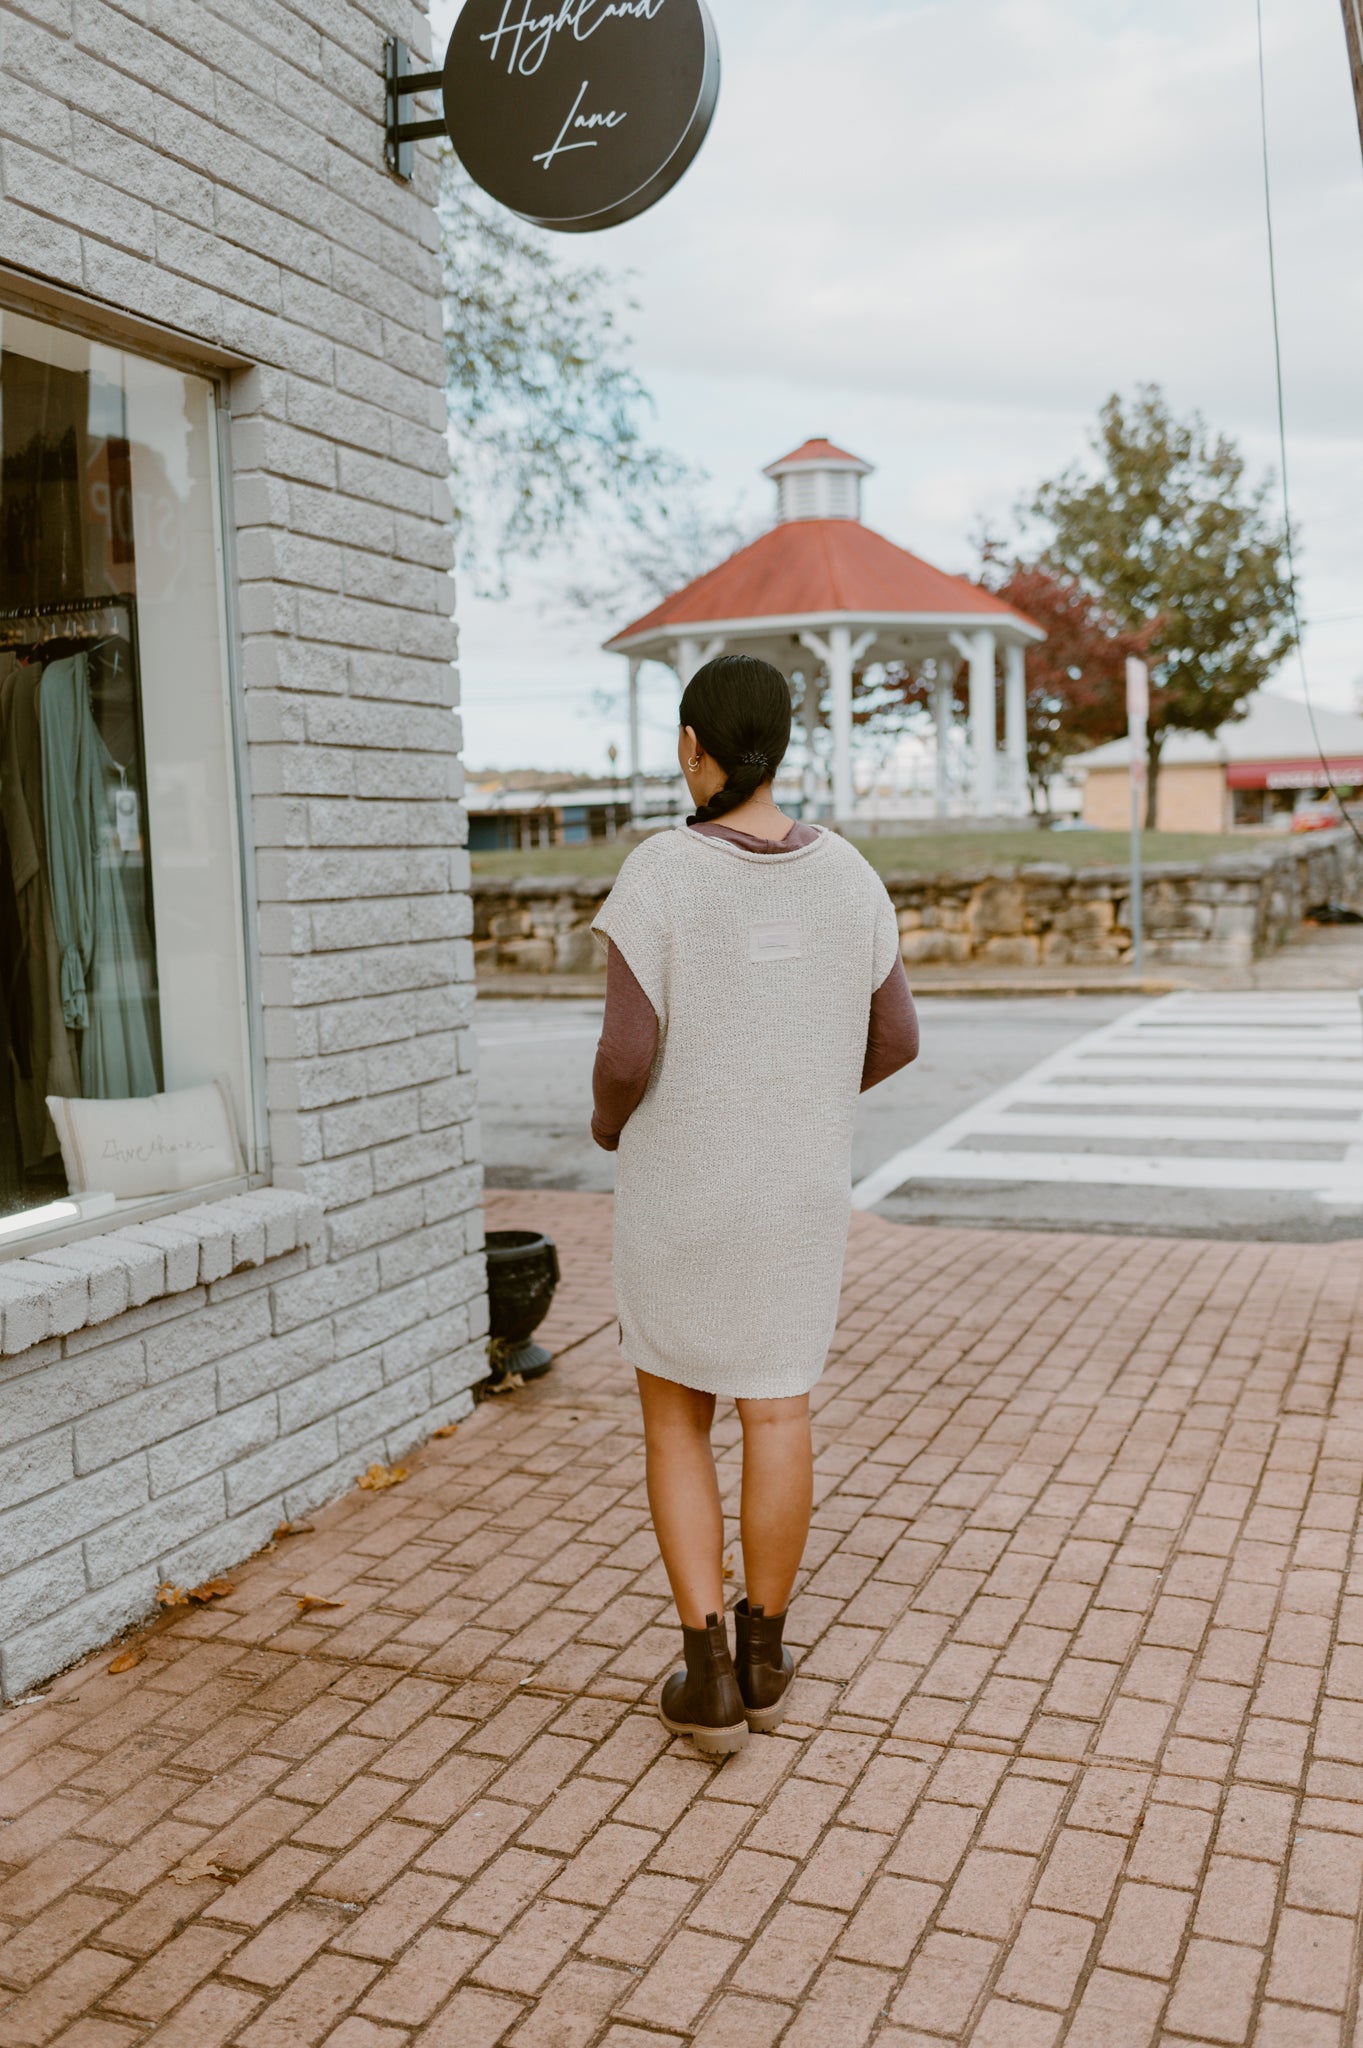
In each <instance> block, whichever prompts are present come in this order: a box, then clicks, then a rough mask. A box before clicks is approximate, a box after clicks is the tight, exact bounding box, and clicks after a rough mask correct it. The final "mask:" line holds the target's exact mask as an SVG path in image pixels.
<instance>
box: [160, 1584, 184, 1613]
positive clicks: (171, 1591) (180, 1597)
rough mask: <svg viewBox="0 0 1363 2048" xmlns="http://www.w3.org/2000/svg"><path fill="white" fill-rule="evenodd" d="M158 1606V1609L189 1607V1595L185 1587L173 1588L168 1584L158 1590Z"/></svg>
mask: <svg viewBox="0 0 1363 2048" xmlns="http://www.w3.org/2000/svg"><path fill="white" fill-rule="evenodd" d="M156 1604H157V1606H158V1607H187V1606H188V1604H189V1595H188V1593H186V1591H185V1589H184V1587H183V1586H172V1585H170V1584H169V1582H167V1584H166V1585H164V1586H158V1587H157V1588H156Z"/></svg>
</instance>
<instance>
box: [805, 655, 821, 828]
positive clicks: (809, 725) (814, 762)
mask: <svg viewBox="0 0 1363 2048" xmlns="http://www.w3.org/2000/svg"><path fill="white" fill-rule="evenodd" d="M804 685H805V693H804V722H805V753H806V755H807V756H808V760H807V763H806V767H805V789H804V798H805V811H804V815H805V817H806V819H809V818H812V817H813V816H814V815H815V813H816V812H817V810H818V805H819V755H818V750H817V747H816V745H815V738H814V735H815V734H816V733H817V732H818V730H819V671H818V669H817V668H807V669H806V670H805V674H804Z"/></svg>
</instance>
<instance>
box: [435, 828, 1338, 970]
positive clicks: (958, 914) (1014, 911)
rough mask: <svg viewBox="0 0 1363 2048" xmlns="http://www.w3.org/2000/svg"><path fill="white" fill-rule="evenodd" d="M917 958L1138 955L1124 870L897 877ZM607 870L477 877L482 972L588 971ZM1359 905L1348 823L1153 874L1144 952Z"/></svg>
mask: <svg viewBox="0 0 1363 2048" xmlns="http://www.w3.org/2000/svg"><path fill="white" fill-rule="evenodd" d="M886 882H887V886H888V888H889V891H890V894H891V896H892V897H893V899H894V903H895V907H896V909H897V910H898V912H899V928H900V932H901V933H902V935H903V937H902V943H903V952H904V958H905V960H906V962H908V963H909V964H910V965H923V964H930V965H964V964H966V963H971V962H977V963H979V964H981V965H990V966H995V967H1010V968H1017V967H1036V966H1047V967H1060V966H1087V967H1097V966H1104V967H1111V966H1120V965H1121V964H1122V963H1123V962H1124V961H1125V960H1127V959H1128V958H1129V957H1130V951H1131V929H1130V916H1131V908H1130V895H1131V877H1130V872H1129V870H1128V869H1127V868H1124V867H1092V868H1069V867H1065V866H1062V865H1061V864H1060V863H1059V862H1053V861H1033V862H1028V863H1026V864H1024V865H1021V866H998V867H975V868H961V869H958V870H956V871H955V872H954V873H951V874H943V875H890V876H887V877H886ZM609 892H610V881H609V879H608V878H605V877H603V878H600V879H595V880H587V879H584V878H579V877H573V876H561V877H555V878H552V879H549V878H546V877H542V876H541V877H539V878H536V877H534V876H526V877H525V878H524V879H522V880H519V881H514V882H513V881H505V880H499V879H492V878H479V877H475V879H474V883H473V903H474V949H475V954H476V957H477V961H478V967H479V971H480V973H482V974H495V973H515V974H546V975H549V974H590V973H592V972H594V971H595V970H596V969H598V968H599V966H600V964H601V962H600V954H599V952H598V949H597V946H596V943H595V941H594V940H593V938H592V935H591V932H590V930H589V926H590V924H591V921H592V919H593V917H595V915H596V912H597V910H598V909H599V907H600V905H601V903H602V902H603V901H604V899H605V897H606V896H607V895H608V894H609ZM1321 903H1342V904H1346V905H1348V906H1349V907H1350V908H1352V909H1356V910H1363V850H1360V848H1359V845H1358V842H1357V841H1356V840H1355V839H1354V838H1353V837H1352V835H1351V834H1350V833H1348V832H1345V831H1339V832H1328V833H1325V832H1322V833H1313V834H1311V835H1309V836H1303V837H1302V838H1300V839H1294V840H1290V841H1287V842H1285V843H1284V844H1283V845H1282V846H1274V847H1271V848H1268V849H1263V848H1256V849H1255V850H1254V851H1248V850H1247V851H1246V852H1245V853H1244V854H1225V855H1220V856H1218V857H1217V858H1216V859H1214V860H1209V861H1206V862H1204V863H1202V864H1200V865H1195V864H1186V865H1185V864H1182V863H1179V864H1175V863H1173V862H1160V863H1157V864H1155V865H1152V866H1151V867H1149V868H1147V869H1146V871H1145V938H1146V957H1147V959H1149V960H1150V961H1152V962H1163V963H1165V964H1167V965H1175V964H1179V963H1182V964H1187V965H1192V964H1196V965H1200V966H1207V967H1238V966H1243V965H1245V964H1246V963H1247V962H1248V961H1249V960H1251V959H1253V958H1254V957H1255V956H1256V955H1258V954H1262V953H1270V952H1272V951H1273V950H1274V949H1275V947H1278V946H1281V945H1283V944H1284V943H1285V941H1286V940H1287V939H1288V938H1289V937H1290V936H1291V934H1292V933H1293V932H1294V931H1295V930H1296V929H1297V928H1298V926H1299V925H1300V924H1301V922H1302V919H1303V918H1304V916H1305V914H1306V912H1307V911H1308V910H1309V909H1312V908H1313V907H1314V906H1316V905H1317V904H1321Z"/></svg>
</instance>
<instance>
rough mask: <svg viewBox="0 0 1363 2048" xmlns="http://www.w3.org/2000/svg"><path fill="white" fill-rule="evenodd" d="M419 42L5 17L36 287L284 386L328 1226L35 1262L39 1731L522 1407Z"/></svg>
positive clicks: (16, 1269)
mask: <svg viewBox="0 0 1363 2048" xmlns="http://www.w3.org/2000/svg"><path fill="white" fill-rule="evenodd" d="M389 34H397V35H401V36H403V37H404V38H405V39H406V40H407V41H408V42H409V43H410V44H411V45H412V47H413V49H414V51H415V52H417V54H418V57H419V58H420V57H424V56H425V55H427V54H428V53H429V49H430V44H429V34H428V28H427V24H426V20H425V16H424V13H422V12H421V11H420V9H419V8H416V7H414V6H411V5H408V4H406V0H193V4H192V5H191V4H188V0H5V5H4V7H3V9H0V262H4V263H7V264H9V265H13V266H17V267H19V268H21V269H23V270H26V271H29V272H35V273H37V274H39V275H41V276H43V277H46V278H48V279H50V280H52V281H53V282H56V283H58V284H63V285H66V286H70V287H73V288H74V289H76V290H78V291H81V292H83V293H86V294H88V295H89V296H90V298H91V299H93V300H95V301H102V302H105V303H107V304H109V305H112V306H115V307H118V308H120V309H123V310H125V311H129V312H133V313H137V314H140V315H142V316H144V317H147V318H150V319H153V320H156V321H158V322H161V323H163V324H165V325H167V326H170V327H174V328H178V329H181V330H183V331H184V332H185V333H186V334H188V335H190V336H193V337H196V338H200V339H203V340H207V341H210V342H213V343H216V344H218V345H220V346H223V347H227V348H230V349H233V350H235V351H238V352H240V353H241V354H243V355H245V356H248V357H249V358H250V359H251V360H252V362H253V363H254V365H255V366H256V367H254V368H252V369H250V370H246V371H242V372H240V373H238V374H236V375H235V376H234V377H233V379H232V380H231V402H232V412H233V434H232V463H233V490H234V499H235V508H236V517H237V535H236V551H237V561H238V567H239V575H240V585H239V591H238V615H239V622H240V628H241V636H242V644H241V652H242V664H241V665H242V673H243V678H244V685H245V696H246V707H245V709H246V730H247V732H248V735H249V742H250V744H249V752H250V764H251V766H250V773H251V785H252V792H253V796H252V802H253V817H254V833H255V840H256V860H257V874H258V883H259V892H260V893H259V905H258V918H257V921H256V931H255V933H254V935H253V936H254V937H255V939H256V941H257V943H258V945H259V950H260V956H261V969H262V974H261V979H262V987H263V993H264V1003H265V1012H264V1019H263V1030H264V1043H265V1048H266V1054H267V1073H268V1086H267V1094H268V1107H269V1118H270V1138H271V1149H272V1156H273V1163H274V1179H275V1182H276V1184H277V1186H279V1187H280V1188H283V1189H289V1190H294V1191H296V1194H297V1195H298V1196H302V1197H306V1198H308V1200H307V1201H306V1202H304V1204H303V1205H302V1208H301V1209H300V1208H299V1207H297V1205H295V1207H294V1208H293V1209H291V1210H290V1211H289V1213H288V1215H285V1214H284V1213H283V1212H282V1211H271V1212H270V1213H269V1214H266V1213H265V1212H264V1210H263V1209H262V1208H261V1207H260V1206H258V1207H257V1209H256V1210H255V1211H254V1212H250V1209H249V1199H248V1202H247V1204H246V1205H245V1208H244V1209H243V1210H241V1211H240V1212H239V1213H237V1214H236V1215H235V1216H232V1217H219V1216H217V1215H215V1214H214V1213H213V1211H212V1210H200V1211H198V1212H195V1213H193V1214H192V1215H190V1216H172V1217H167V1218H164V1219H162V1220H161V1221H159V1222H157V1223H155V1224H148V1225H144V1226H141V1227H140V1228H134V1229H125V1230H124V1231H122V1232H120V1233H119V1237H120V1238H121V1239H123V1240H125V1241H124V1242H123V1243H122V1244H121V1245H120V1246H118V1247H115V1246H114V1245H113V1244H112V1242H111V1241H110V1240H104V1239H101V1238H99V1237H94V1238H87V1239H84V1240H82V1241H81V1242H80V1243H78V1244H75V1245H72V1246H70V1247H69V1248H67V1249H66V1250H64V1251H62V1252H59V1253H45V1254H42V1255H41V1256H40V1257H37V1258H34V1257H29V1258H26V1259H22V1260H18V1261H15V1262H12V1263H9V1264H0V1350H3V1353H4V1355H3V1358H0V1685H3V1689H4V1691H5V1692H6V1693H8V1694H14V1693H16V1692H19V1691H21V1690H22V1689H23V1688H24V1687H26V1686H28V1685H30V1684H32V1683H33V1682H34V1681H36V1680H38V1679H40V1678H42V1677H44V1676H45V1675H47V1674H48V1673H50V1672H51V1671H53V1670H55V1669H57V1668H58V1667H59V1666H61V1665H62V1664H64V1663H65V1662H67V1661H68V1660H69V1659H71V1658H72V1657H74V1656H76V1655H78V1654H79V1653H80V1652H81V1651H83V1650H85V1649H87V1648H89V1647H91V1646H92V1645H94V1644H96V1643H99V1642H101V1641H103V1640H105V1639H106V1638H107V1637H108V1636H109V1635H110V1634H111V1633H112V1632H113V1631H115V1630H116V1629H117V1628H119V1627H120V1626H122V1625H123V1624H124V1623H125V1622H127V1621H129V1620H131V1619H133V1618H135V1617H136V1616H138V1615H139V1614H142V1613H143V1612H145V1611H146V1610H147V1608H148V1606H149V1603H150V1602H151V1599H152V1596H153V1592H154V1589H155V1587H156V1585H157V1584H158V1583H159V1582H160V1581H162V1580H164V1579H172V1580H175V1581H178V1582H180V1583H184V1584H192V1583H194V1582H195V1581H197V1580H198V1579H201V1578H203V1577H204V1576H206V1575H210V1574H212V1573H213V1572H216V1571H218V1570H221V1569H223V1568H225V1567H227V1566H230V1565H231V1564H232V1563H234V1562H236V1561H238V1560H239V1559H240V1558H242V1557H243V1556H245V1555H247V1554H248V1553H249V1552H250V1551H252V1550H253V1549H255V1548H256V1547H257V1546H258V1545H259V1544H260V1543H261V1542H263V1541H265V1540H266V1539H267V1538H268V1536H269V1535H270V1532H271V1531H272V1529H273V1528H274V1526H275V1524H276V1523H277V1522H278V1521H280V1520H281V1519H282V1518H284V1517H285V1516H289V1515H294V1514H297V1513H299V1512H301V1511H303V1510H305V1509H307V1508H308V1507H310V1506H314V1505H316V1503H317V1502H318V1501H320V1500H321V1499H323V1498H325V1497H326V1496H327V1495H329V1494H332V1493H334V1492H336V1491H337V1490H338V1489H339V1488H341V1487H343V1486H344V1485H346V1484H347V1483H348V1482H350V1481H351V1480H352V1479H353V1478H354V1477H355V1476H356V1475H357V1474H358V1473H359V1472H361V1471H363V1470H364V1468H365V1467H366V1466H367V1465H368V1464H370V1463H371V1462H372V1461H373V1460H374V1459H376V1458H377V1459H391V1458H393V1457H396V1456H399V1455H401V1453H402V1452H403V1451H404V1450H405V1449H407V1448H409V1447H410V1446H411V1445H412V1444H413V1443H414V1442H416V1441H418V1440H419V1439H421V1438H422V1437H424V1436H425V1435H427V1434H428V1433H429V1431H430V1430H431V1429H432V1428H433V1427H435V1426H436V1425H437V1424H439V1423H441V1422H443V1421H446V1420H448V1419H450V1418H452V1417H454V1416H456V1415H458V1414H461V1413H463V1412H464V1411H465V1409H466V1408H467V1406H468V1402H469V1395H468V1391H467V1390H468V1388H469V1387H470V1385H471V1384H472V1383H473V1381H474V1380H476V1379H477V1378H479V1377H481V1375H482V1373H483V1372H484V1370H485V1344H484V1341H483V1340H484V1334H485V1331H486V1307H485V1301H484V1278H483V1268H482V1259H481V1257H480V1248H481V1244H482V1225H481V1211H480V1176H479V1171H478V1166H477V1139H476V1124H475V1123H474V1121H473V1119H474V1110H475V1103H474V1084H473V1079H472V1074H471V1071H470V1069H471V1066H472V1052H471V1028H470V1027H471V1023H472V1014H473V986H472V954H471V946H470V940H469V934H470V931H471V928H472V921H471V917H470V914H469V904H468V898H467V895H466V893H465V892H466V889H467V881H468V875H467V859H466V856H465V853H464V851H463V846H464V839H465V831H464V818H463V811H462V808H461V803H460V798H461V796H462V787H463V785H462V775H461V770H460V765H459V745H460V734H459V721H458V715H457V712H456V710H455V705H456V702H457V692H456V685H455V676H454V670H453V669H452V667H451V665H450V664H451V662H452V660H453V656H454V652H455V639H454V628H453V625H452V623H451V613H452V610H453V585H452V582H451V580H450V574H449V571H450V565H451V542H450V530H449V524H448V520H449V511H450V504H449V495H448V489H447V483H446V473H447V469H448V454H447V446H446V441H445V434H444V417H445V416H444V403H443V397H442V392H441V374H442V345H441V308H440V298H439V267H438V255H437V240H438V237H437V228H436V221H435V215H434V212H433V209H432V200H433V197H434V191H435V173H434V164H433V160H432V156H431V154H430V152H429V151H419V152H418V155H419V157H420V158H421V159H422V161H421V162H420V164H419V169H418V175H417V178H416V180H415V181H414V184H413V185H412V186H410V187H408V186H404V185H402V184H400V183H398V182H397V181H396V180H394V179H393V178H391V177H390V176H389V174H388V173H387V171H386V170H385V169H384V166H383V154H382V127H381V123H382V112H383V91H382V85H381V80H380V70H381V64H382V50H383V39H384V36H385V35H389ZM317 1205H320V1209H321V1211H322V1212H324V1215H323V1217H322V1219H321V1220H320V1221H318V1220H317V1214H316V1212H317ZM309 1216H311V1217H312V1218H313V1219H314V1220H313V1222H312V1223H311V1224H308V1223H307V1218H308V1217H309ZM290 1218H292V1220H290ZM300 1218H301V1219H302V1222H301V1223H300ZM304 1225H306V1227H304ZM300 1230H301V1233H302V1236H303V1237H304V1238H307V1237H309V1236H311V1237H312V1238H313V1241H312V1242H310V1243H306V1242H304V1243H300ZM35 1274H36V1278H35Z"/></svg>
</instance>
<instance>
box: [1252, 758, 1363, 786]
mask: <svg viewBox="0 0 1363 2048" xmlns="http://www.w3.org/2000/svg"><path fill="white" fill-rule="evenodd" d="M1329 765H1330V773H1329V780H1330V781H1331V782H1338V783H1343V784H1344V785H1345V786H1346V787H1347V788H1350V789H1352V788H1356V787H1357V785H1358V784H1359V783H1363V754H1343V755H1340V754H1333V755H1331V756H1330V757H1329ZM1325 786H1326V773H1325V768H1324V766H1323V765H1322V763H1321V759H1320V756H1319V755H1316V756H1315V758H1314V759H1312V758H1310V757H1308V758H1307V759H1305V760H1297V761H1232V762H1231V763H1230V765H1229V767H1228V768H1227V769H1226V787H1227V789H1324V788H1325Z"/></svg>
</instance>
